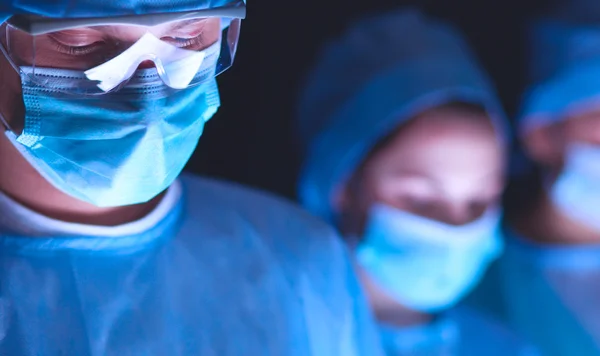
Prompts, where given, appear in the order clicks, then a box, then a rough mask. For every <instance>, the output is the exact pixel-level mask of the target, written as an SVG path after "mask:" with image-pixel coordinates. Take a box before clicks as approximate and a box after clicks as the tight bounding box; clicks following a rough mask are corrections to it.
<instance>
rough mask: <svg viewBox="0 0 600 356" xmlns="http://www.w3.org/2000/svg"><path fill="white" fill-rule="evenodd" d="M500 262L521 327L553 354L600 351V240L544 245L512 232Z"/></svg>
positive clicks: (513, 317) (580, 355)
mask: <svg viewBox="0 0 600 356" xmlns="http://www.w3.org/2000/svg"><path fill="white" fill-rule="evenodd" d="M500 262H501V268H502V274H501V277H502V282H503V285H504V294H505V298H506V303H507V305H506V309H507V313H508V318H509V320H510V321H511V322H512V323H514V326H515V328H516V329H517V330H519V331H520V332H521V333H522V334H523V335H524V336H526V337H527V338H528V339H529V340H531V341H533V342H535V343H536V345H538V346H539V347H540V349H541V350H542V351H543V352H544V353H545V354H547V355H556V356H596V355H600V245H586V246H583V245H580V246H567V245H544V244H537V243H533V242H529V241H528V240H526V239H524V238H522V237H521V236H519V235H517V234H515V233H511V234H510V237H509V238H508V239H507V246H506V253H505V256H504V257H503V258H502V260H501V261H500Z"/></svg>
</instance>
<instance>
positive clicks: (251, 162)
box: [188, 0, 548, 198]
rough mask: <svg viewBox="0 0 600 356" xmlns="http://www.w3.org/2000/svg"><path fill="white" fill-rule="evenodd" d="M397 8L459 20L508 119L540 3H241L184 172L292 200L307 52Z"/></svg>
mask: <svg viewBox="0 0 600 356" xmlns="http://www.w3.org/2000/svg"><path fill="white" fill-rule="evenodd" d="M402 5H414V6H418V7H419V8H421V9H423V10H424V11H425V12H427V13H428V14H430V15H432V16H435V17H438V18H441V19H445V20H447V21H450V22H451V23H453V24H455V25H456V26H458V28H460V29H461V30H462V31H463V33H464V34H465V36H466V37H467V39H468V40H469V41H470V43H471V45H472V46H473V48H474V50H475V52H476V53H477V55H478V56H479V59H480V61H481V62H482V63H483V65H484V66H485V67H486V68H487V69H488V71H489V73H490V75H491V76H492V77H493V78H494V79H495V81H496V87H497V89H498V92H499V94H500V96H501V98H502V100H503V102H504V104H505V107H506V109H507V112H508V113H509V115H511V117H512V116H514V113H515V112H516V110H517V108H518V102H519V97H520V93H521V91H522V90H523V87H524V85H525V80H524V79H525V76H524V74H525V68H524V67H525V57H526V56H525V55H526V47H525V46H526V41H525V38H524V33H525V32H524V31H525V26H526V24H527V21H528V20H529V19H531V18H532V16H535V15H536V14H537V13H540V12H541V11H543V9H544V8H546V7H547V5H548V1H542V0H426V1H392V0H366V1H356V2H354V3H351V2H349V1H341V0H303V1H290V0H249V1H248V17H247V20H245V21H244V22H243V24H242V35H241V39H240V45H239V49H238V56H237V58H236V63H235V65H234V66H233V67H232V68H231V69H230V70H229V71H228V72H226V73H224V74H223V75H221V76H220V77H219V84H220V88H221V100H222V107H221V109H220V111H219V113H218V114H217V115H216V116H215V117H214V118H213V119H211V121H210V122H209V123H208V125H207V127H206V130H205V133H204V135H203V137H202V139H201V140H200V144H199V147H198V149H197V150H196V153H195V154H194V157H193V158H192V160H191V161H190V163H189V165H188V170H189V171H192V172H195V173H200V174H203V175H208V176H212V177H218V178H222V179H227V180H233V181H238V182H241V183H244V184H247V185H250V186H253V187H256V188H262V189H268V190H271V191H274V192H276V193H278V194H281V195H285V196H288V197H291V198H293V197H295V187H294V185H295V178H296V174H297V172H298V168H299V164H300V161H299V158H298V157H297V154H296V151H295V147H294V144H293V142H294V141H293V139H294V132H293V118H294V110H295V102H296V95H297V91H298V87H299V86H300V85H301V83H302V79H303V77H304V75H305V73H306V72H307V71H308V70H309V68H310V67H311V65H312V63H313V61H314V59H315V55H316V52H317V51H318V50H319V48H320V47H321V46H322V45H323V43H324V41H325V40H327V39H328V38H330V37H331V36H337V35H339V34H340V33H341V32H342V31H343V30H344V29H345V28H346V27H347V26H348V25H349V24H351V23H352V22H353V21H354V20H356V19H358V18H360V17H362V16H364V15H366V14H371V13H377V12H381V11H386V10H388V9H394V8H397V7H400V6H402Z"/></svg>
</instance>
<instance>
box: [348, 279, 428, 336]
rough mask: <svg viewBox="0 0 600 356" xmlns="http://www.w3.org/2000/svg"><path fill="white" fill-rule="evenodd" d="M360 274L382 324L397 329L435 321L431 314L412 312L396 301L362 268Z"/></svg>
mask: <svg viewBox="0 0 600 356" xmlns="http://www.w3.org/2000/svg"><path fill="white" fill-rule="evenodd" d="M358 274H359V278H360V280H361V282H362V284H363V287H364V289H365V291H366V294H367V298H368V299H369V303H370V304H371V308H372V309H373V313H374V314H375V317H376V318H377V320H378V321H379V322H380V323H382V324H386V325H391V326H395V327H410V326H415V325H420V324H426V323H429V322H431V320H432V319H433V316H432V315H430V314H426V313H422V312H419V311H416V310H411V309H409V308H406V307H405V306H403V305H402V304H400V303H399V302H397V301H396V300H394V299H393V298H392V297H390V296H389V295H388V294H387V293H385V292H384V291H383V290H382V289H381V288H380V287H379V286H377V285H376V284H375V283H374V282H373V281H372V280H371V278H370V277H369V276H368V275H367V274H366V272H364V271H363V270H362V269H360V267H359V271H358Z"/></svg>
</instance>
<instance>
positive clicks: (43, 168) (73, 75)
mask: <svg viewBox="0 0 600 356" xmlns="http://www.w3.org/2000/svg"><path fill="white" fill-rule="evenodd" d="M32 70H33V68H27V67H22V68H21V73H22V74H21V81H22V89H23V101H24V104H25V125H24V129H23V132H22V134H21V135H19V136H17V135H16V134H15V133H14V132H13V131H11V130H7V131H6V135H7V137H8V139H9V140H10V142H12V143H13V145H14V146H15V147H16V148H17V149H18V150H19V152H21V154H22V155H23V156H24V157H25V158H26V159H27V161H28V162H29V163H30V164H31V165H32V166H33V167H34V168H35V169H36V170H37V171H38V172H39V173H40V174H41V175H42V176H43V177H44V178H46V180H48V181H49V182H50V183H52V184H53V185H54V186H55V187H56V188H57V189H59V190H61V191H63V192H64V193H66V194H68V195H70V196H73V197H75V198H77V199H80V200H82V201H86V202H88V203H91V204H93V205H96V206H99V207H112V206H124V205H131V204H138V203H144V202H147V201H149V200H151V199H152V198H153V197H155V196H157V195H158V194H160V193H161V192H162V191H164V190H165V189H166V188H167V187H168V186H169V185H171V183H172V182H173V181H174V180H175V179H176V178H177V176H178V175H179V174H180V172H181V171H182V170H183V168H184V166H185V164H186V163H187V161H188V160H189V158H190V156H191V155H192V153H193V152H194V150H195V148H196V145H197V142H198V140H199V138H200V136H201V135H202V132H203V129H204V124H205V122H206V121H208V120H209V119H210V118H211V117H212V116H213V115H214V114H215V113H216V111H217V109H218V107H219V105H220V99H219V92H218V87H217V83H216V80H215V79H212V80H209V81H206V82H204V83H203V84H200V85H198V86H195V87H190V88H187V89H184V90H179V91H177V90H174V89H172V88H169V87H167V86H165V85H164V84H163V82H162V80H161V78H160V76H159V75H158V73H157V71H156V69H154V68H153V69H144V70H138V71H137V72H136V73H135V74H134V75H133V77H132V78H131V79H130V80H129V82H128V84H127V86H125V87H124V88H123V89H121V90H120V91H117V92H114V93H108V94H105V95H101V96H82V97H75V96H72V95H68V94H65V93H64V92H65V91H66V92H68V90H65V91H63V89H69V88H72V87H76V86H79V85H85V84H84V83H87V82H89V80H87V78H86V75H85V73H82V72H76V71H68V70H58V69H45V68H35V71H36V78H38V79H43V81H44V87H43V88H42V87H40V86H39V85H38V84H37V83H38V82H37V81H33V80H31V78H32V76H30V75H28V73H30V72H31V71H32ZM48 88H53V89H51V90H49V89H48ZM5 124H6V123H5ZM6 125H7V124H6Z"/></svg>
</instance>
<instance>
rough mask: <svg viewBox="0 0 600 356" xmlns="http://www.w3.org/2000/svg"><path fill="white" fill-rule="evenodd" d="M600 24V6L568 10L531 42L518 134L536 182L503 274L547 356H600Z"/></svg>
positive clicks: (539, 24) (519, 322)
mask: <svg viewBox="0 0 600 356" xmlns="http://www.w3.org/2000/svg"><path fill="white" fill-rule="evenodd" d="M571 5H573V6H577V7H578V8H573V6H571ZM599 15H600V8H599V7H598V2H590V1H574V2H573V3H571V2H569V4H568V5H567V8H562V9H561V10H560V11H556V12H555V14H554V15H553V14H552V13H550V14H548V15H547V16H545V17H543V18H540V19H538V20H537V21H536V22H534V23H533V24H532V26H531V31H530V37H529V45H528V47H529V48H530V49H531V51H530V66H529V67H530V68H529V74H530V80H531V81H530V86H529V89H528V90H527V91H526V93H525V95H524V98H523V106H522V110H521V115H520V120H519V126H520V137H521V139H522V142H523V146H524V148H525V151H526V154H527V156H528V157H529V158H530V159H531V161H532V162H533V163H535V166H536V167H537V168H538V170H539V177H538V178H537V180H535V182H534V183H533V184H530V185H529V191H531V192H532V194H529V195H523V196H522V200H521V203H520V204H519V205H521V208H520V209H515V210H514V212H513V213H512V214H511V215H512V216H511V217H510V219H509V222H510V224H509V231H510V234H509V237H510V238H509V239H508V244H507V248H506V255H505V258H503V259H502V261H501V264H500V265H501V268H502V278H503V281H504V289H505V290H504V292H505V293H504V294H505V298H506V302H507V308H506V309H507V311H508V317H509V318H510V320H511V321H512V322H513V323H514V325H515V326H516V327H517V328H518V329H519V330H520V331H521V332H522V333H523V334H525V335H527V336H528V337H529V338H530V339H531V340H533V341H534V342H536V343H537V344H538V345H539V346H540V347H541V348H543V350H544V351H545V352H546V353H547V354H548V355H565V356H566V355H569V356H571V355H582V356H588V355H590V356H591V355H600V302H599V301H600V299H599V298H600V209H599V208H600V25H599V22H598V19H599V18H600V17H599ZM531 187H534V188H535V189H532V188H531Z"/></svg>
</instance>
